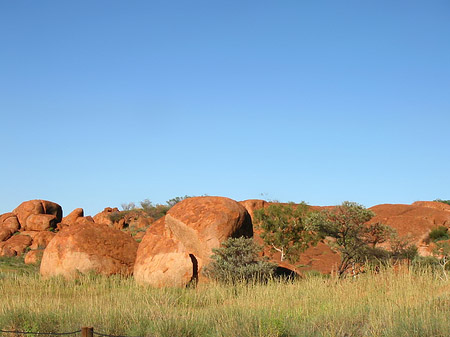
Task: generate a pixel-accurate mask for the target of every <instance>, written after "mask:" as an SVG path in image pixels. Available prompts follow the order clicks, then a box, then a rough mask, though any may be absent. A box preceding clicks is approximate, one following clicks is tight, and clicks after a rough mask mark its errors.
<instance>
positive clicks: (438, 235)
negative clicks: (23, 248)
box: [428, 226, 450, 242]
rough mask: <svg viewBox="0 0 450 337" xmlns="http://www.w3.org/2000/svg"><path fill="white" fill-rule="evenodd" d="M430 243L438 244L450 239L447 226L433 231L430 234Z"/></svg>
mask: <svg viewBox="0 0 450 337" xmlns="http://www.w3.org/2000/svg"><path fill="white" fill-rule="evenodd" d="M428 238H429V239H430V241H433V242H437V241H443V240H448V239H450V235H449V233H448V228H447V227H445V226H439V227H436V228H434V229H432V230H431V232H430V234H428Z"/></svg>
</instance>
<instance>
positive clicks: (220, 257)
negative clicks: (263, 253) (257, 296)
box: [204, 237, 276, 283]
mask: <svg viewBox="0 0 450 337" xmlns="http://www.w3.org/2000/svg"><path fill="white" fill-rule="evenodd" d="M260 250H261V247H259V246H258V245H257V244H256V243H255V242H254V241H253V239H252V238H244V237H240V238H229V239H228V240H227V241H225V242H223V243H222V247H220V248H216V249H213V252H214V254H213V255H212V256H211V258H212V262H211V263H210V264H209V265H208V266H206V267H205V269H204V273H205V275H206V276H208V277H210V278H212V279H215V280H217V281H219V282H224V283H236V282H242V281H243V282H248V281H263V280H267V279H268V278H269V277H271V276H272V275H273V272H274V270H275V267H276V266H275V264H273V263H271V262H268V261H267V260H265V259H262V258H260V257H259V256H258V253H259V252H260Z"/></svg>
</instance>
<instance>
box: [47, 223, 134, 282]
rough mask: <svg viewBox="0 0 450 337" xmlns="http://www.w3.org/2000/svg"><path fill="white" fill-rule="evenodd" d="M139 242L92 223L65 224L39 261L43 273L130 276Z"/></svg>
mask: <svg viewBox="0 0 450 337" xmlns="http://www.w3.org/2000/svg"><path fill="white" fill-rule="evenodd" d="M137 248H138V243H137V242H136V241H135V240H134V239H133V238H132V237H130V236H129V235H127V234H125V233H123V232H121V231H119V230H116V229H114V228H111V227H108V226H107V225H102V224H94V223H81V224H75V225H73V226H69V227H66V228H65V229H63V230H62V231H60V232H59V233H58V234H56V235H55V237H54V238H53V239H52V240H51V241H50V243H49V244H48V246H47V248H46V249H45V251H44V255H43V257H42V262H41V269H40V271H41V275H42V276H56V275H62V276H64V277H66V278H70V277H74V276H76V275H77V274H78V273H88V272H95V273H98V274H103V275H113V274H120V275H125V276H129V275H131V274H132V272H133V266H134V261H135V259H136V251H137Z"/></svg>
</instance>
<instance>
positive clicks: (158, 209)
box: [140, 195, 190, 220]
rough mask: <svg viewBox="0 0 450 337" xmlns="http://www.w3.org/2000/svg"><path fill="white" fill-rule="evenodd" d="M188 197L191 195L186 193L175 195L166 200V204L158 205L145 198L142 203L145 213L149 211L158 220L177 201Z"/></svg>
mask: <svg viewBox="0 0 450 337" xmlns="http://www.w3.org/2000/svg"><path fill="white" fill-rule="evenodd" d="M187 198H190V197H189V196H187V195H185V196H184V197H175V198H172V199H170V200H168V201H166V203H165V204H156V205H154V204H153V203H152V202H151V201H150V200H149V199H145V200H144V201H141V202H140V205H141V207H142V210H143V211H144V212H145V213H147V214H148V215H149V216H150V217H152V218H153V219H155V220H157V219H159V218H162V217H163V216H165V215H166V214H167V212H168V211H169V209H171V208H172V207H173V206H175V205H176V204H177V203H179V202H180V201H182V200H184V199H187Z"/></svg>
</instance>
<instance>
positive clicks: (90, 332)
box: [81, 326, 94, 337]
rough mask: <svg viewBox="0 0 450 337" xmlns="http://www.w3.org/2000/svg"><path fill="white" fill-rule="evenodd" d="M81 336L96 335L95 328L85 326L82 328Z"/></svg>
mask: <svg viewBox="0 0 450 337" xmlns="http://www.w3.org/2000/svg"><path fill="white" fill-rule="evenodd" d="M81 337H94V328H93V327H87V326H84V327H82V328H81Z"/></svg>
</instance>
